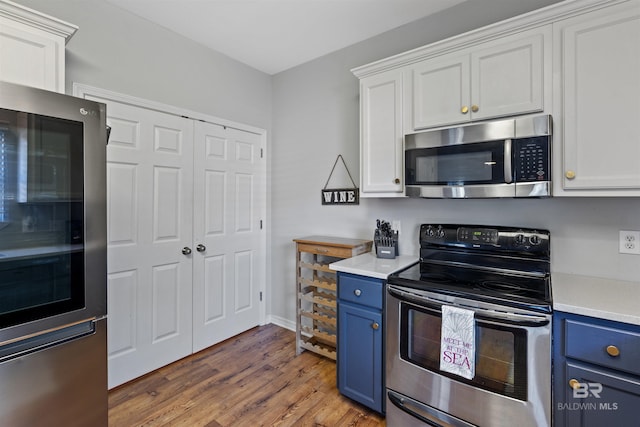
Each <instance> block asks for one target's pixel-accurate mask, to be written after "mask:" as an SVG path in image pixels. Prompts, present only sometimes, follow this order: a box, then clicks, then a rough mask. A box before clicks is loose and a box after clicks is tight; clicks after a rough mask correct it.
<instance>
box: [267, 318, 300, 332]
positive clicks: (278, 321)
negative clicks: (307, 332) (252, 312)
mask: <svg viewBox="0 0 640 427" xmlns="http://www.w3.org/2000/svg"><path fill="white" fill-rule="evenodd" d="M267 323H273V324H274V325H277V326H281V327H283V328H285V329H289V330H290V331H294V332H295V330H296V322H292V321H291V320H289V319H285V318H284V317H280V316H273V315H268V316H267Z"/></svg>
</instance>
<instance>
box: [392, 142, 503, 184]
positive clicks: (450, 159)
mask: <svg viewBox="0 0 640 427" xmlns="http://www.w3.org/2000/svg"><path fill="white" fill-rule="evenodd" d="M405 164H406V169H407V170H406V174H407V177H406V178H407V183H408V184H410V185H473V184H503V183H504V182H505V177H504V141H491V142H479V143H475V144H460V145H448V146H443V147H434V148H417V149H412V150H407V151H406V159H405Z"/></svg>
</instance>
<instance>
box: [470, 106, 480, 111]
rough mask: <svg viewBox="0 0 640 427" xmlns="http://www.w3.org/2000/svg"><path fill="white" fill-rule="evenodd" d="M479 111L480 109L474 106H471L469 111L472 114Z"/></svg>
mask: <svg viewBox="0 0 640 427" xmlns="http://www.w3.org/2000/svg"><path fill="white" fill-rule="evenodd" d="M479 109H480V107H478V106H477V105H475V104H474V105H472V106H471V111H473V112H474V113H477V112H478V110H479Z"/></svg>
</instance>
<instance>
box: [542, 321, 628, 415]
mask: <svg viewBox="0 0 640 427" xmlns="http://www.w3.org/2000/svg"><path fill="white" fill-rule="evenodd" d="M553 322H554V324H553V338H554V362H553V364H554V379H553V382H554V426H556V427H565V426H566V427H574V426H575V427H599V426H607V425H610V426H614V425H615V426H632V425H639V424H638V416H639V414H640V370H639V367H638V362H637V358H638V356H637V355H638V354H640V347H639V345H640V327H638V326H637V325H629V324H624V323H619V322H613V321H609V320H602V319H595V318H591V317H587V316H580V315H575V314H567V313H561V312H556V313H554V319H553ZM610 346H615V347H616V349H617V352H616V353H617V354H616V353H614V355H612V354H610V353H609V352H608V350H609V347H610ZM571 384H573V387H576V388H575V389H574V388H572V385H571Z"/></svg>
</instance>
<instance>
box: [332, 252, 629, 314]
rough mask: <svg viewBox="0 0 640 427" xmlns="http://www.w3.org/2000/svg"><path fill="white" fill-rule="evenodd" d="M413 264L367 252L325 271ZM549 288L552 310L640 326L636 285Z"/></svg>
mask: <svg viewBox="0 0 640 427" xmlns="http://www.w3.org/2000/svg"><path fill="white" fill-rule="evenodd" d="M417 261H418V257H417V256H415V255H400V256H397V257H396V258H395V259H384V258H377V257H376V256H375V254H374V253H373V252H369V253H366V254H362V255H358V256H355V257H353V258H346V259H343V260H341V261H337V262H334V263H332V264H330V265H329V268H331V269H332V270H335V271H341V272H344V273H352V274H358V275H361V276H367V277H375V278H378V279H387V277H389V275H390V274H391V273H394V272H396V271H399V270H402V269H403V268H405V267H408V266H410V265H412V264H414V263H415V262H417ZM551 288H552V290H551V292H552V298H553V309H554V310H555V311H563V312H565V313H573V314H581V315H584V316H591V317H597V318H600V319H607V320H614V321H617V322H623V323H630V324H633V325H640V282H631V281H623V280H613V279H604V278H598V277H589V276H579V275H575V274H567V273H553V274H552V275H551Z"/></svg>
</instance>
